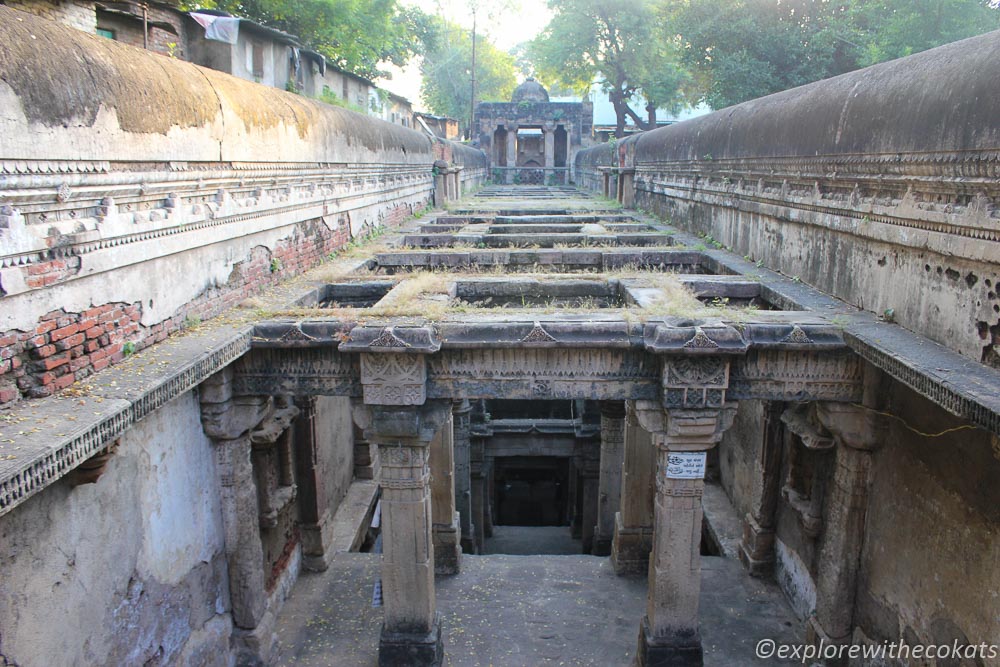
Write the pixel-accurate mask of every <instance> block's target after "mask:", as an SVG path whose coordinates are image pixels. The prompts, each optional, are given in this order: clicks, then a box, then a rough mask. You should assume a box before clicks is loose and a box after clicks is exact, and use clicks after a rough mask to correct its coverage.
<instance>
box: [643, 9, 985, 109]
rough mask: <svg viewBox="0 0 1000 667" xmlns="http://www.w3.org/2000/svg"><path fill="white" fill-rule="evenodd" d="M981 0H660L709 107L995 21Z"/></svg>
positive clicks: (667, 26) (672, 37)
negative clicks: (724, 0) (777, 0)
mask: <svg viewBox="0 0 1000 667" xmlns="http://www.w3.org/2000/svg"><path fill="white" fill-rule="evenodd" d="M987 5H988V2H987V0H839V1H837V0H819V1H817V0H781V1H780V2H775V1H774V0H730V1H729V2H725V3H720V2H717V0H664V2H663V4H662V5H661V7H660V16H661V19H662V25H663V26H664V31H663V32H662V33H661V38H662V39H663V40H664V41H674V42H675V43H676V44H678V46H679V53H681V54H682V59H683V61H684V63H685V65H686V66H687V67H688V68H690V70H691V71H692V72H693V73H694V75H695V81H696V89H697V95H698V96H699V97H700V98H701V99H703V100H705V101H706V102H707V103H708V104H709V105H710V106H712V107H713V108H715V109H720V108H722V107H725V106H729V105H732V104H737V103H739V102H743V101H745V100H748V99H753V98H756V97H761V96H763V95H768V94H770V93H774V92H777V91H780V90H786V89H788V88H793V87H795V86H800V85H803V84H806V83H810V82H812V81H816V80H819V79H823V78H827V77H831V76H836V75H838V74H843V73H844V72H849V71H852V70H855V69H858V68H860V67H865V66H867V65H872V64H874V63H877V62H882V61H884V60H888V59H891V58H898V57H900V56H904V55H909V54H911V53H915V52H917V51H922V50H924V49H928V48H931V47H934V46H939V45H941V44H945V43H947V42H950V41H954V40H956V39H961V38H964V37H970V36H972V35H975V34H978V33H981V32H986V31H988V30H994V29H997V28H1000V11H997V10H993V9H990V8H989V7H988V6H987Z"/></svg>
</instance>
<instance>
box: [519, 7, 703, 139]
mask: <svg viewBox="0 0 1000 667" xmlns="http://www.w3.org/2000/svg"><path fill="white" fill-rule="evenodd" d="M549 8H550V9H552V11H553V17H552V20H551V21H550V22H549V24H548V25H547V26H546V27H545V29H544V30H543V31H542V34H541V35H539V36H538V37H537V38H536V39H535V40H534V41H533V42H532V45H531V49H530V51H531V56H532V60H533V62H534V63H535V65H536V67H537V69H538V71H539V74H541V75H542V78H544V79H545V80H546V81H556V82H559V83H561V84H564V85H567V86H570V87H572V88H575V89H577V90H579V91H581V92H583V91H585V90H589V88H590V86H591V85H592V83H593V81H594V80H595V78H599V79H600V81H601V85H602V86H603V88H604V90H605V92H607V93H608V98H609V99H610V100H611V104H612V105H613V106H614V109H615V115H616V117H617V128H616V131H615V136H618V137H621V136H624V134H625V122H626V117H629V118H632V120H633V121H635V123H636V125H638V126H639V127H641V128H643V129H649V128H650V127H655V125H656V116H655V112H656V109H657V108H671V107H677V106H679V103H680V101H681V100H682V99H683V94H682V88H683V84H684V82H685V80H686V74H685V73H684V72H683V71H682V70H681V68H680V66H679V64H678V61H677V58H676V57H675V55H674V53H673V49H672V44H671V43H669V42H664V41H662V39H661V37H662V33H661V32H660V31H658V30H656V28H655V26H656V23H657V14H656V13H655V12H654V10H653V9H654V8H653V4H652V0H549ZM635 94H644V95H645V96H646V98H647V100H648V101H649V106H648V107H647V112H648V116H647V118H645V119H644V118H642V117H640V116H639V114H637V113H636V112H635V110H634V109H632V107H631V106H630V101H631V100H632V97H633V95H635Z"/></svg>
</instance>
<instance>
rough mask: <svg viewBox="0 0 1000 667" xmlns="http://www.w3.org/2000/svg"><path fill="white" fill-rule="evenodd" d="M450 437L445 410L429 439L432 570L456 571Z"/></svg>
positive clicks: (457, 551) (449, 420)
mask: <svg viewBox="0 0 1000 667" xmlns="http://www.w3.org/2000/svg"><path fill="white" fill-rule="evenodd" d="M454 461H455V455H454V437H453V434H452V417H451V413H450V412H449V413H448V418H447V419H446V420H445V423H444V425H443V426H442V428H441V430H439V431H438V432H437V435H435V436H434V439H433V440H432V441H431V451H430V462H431V514H432V516H433V523H434V529H433V532H434V572H435V573H436V574H458V569H459V557H460V555H461V549H460V547H459V538H460V535H461V532H460V529H459V524H458V513H457V512H456V511H455V472H454Z"/></svg>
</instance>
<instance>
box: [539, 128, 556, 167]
mask: <svg viewBox="0 0 1000 667" xmlns="http://www.w3.org/2000/svg"><path fill="white" fill-rule="evenodd" d="M542 132H544V133H545V168H546V169H553V168H555V166H556V133H555V129H554V128H553V129H549V128H547V127H546V128H543V129H542ZM549 173H551V172H549Z"/></svg>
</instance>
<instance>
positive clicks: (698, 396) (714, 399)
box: [663, 356, 729, 408]
mask: <svg viewBox="0 0 1000 667" xmlns="http://www.w3.org/2000/svg"><path fill="white" fill-rule="evenodd" d="M728 386H729V361H728V360H727V359H725V358H724V357H681V356H671V357H667V358H666V359H664V362H663V404H664V405H665V406H666V407H668V408H705V407H712V408H720V407H722V405H723V404H724V403H725V401H726V388H727V387H728Z"/></svg>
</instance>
